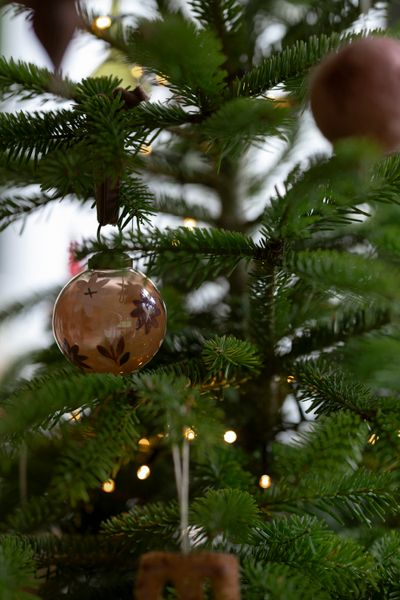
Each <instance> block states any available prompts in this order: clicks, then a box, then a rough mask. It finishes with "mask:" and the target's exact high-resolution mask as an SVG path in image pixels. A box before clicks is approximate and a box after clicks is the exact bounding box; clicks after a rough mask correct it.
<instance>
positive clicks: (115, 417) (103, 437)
mask: <svg viewBox="0 0 400 600" xmlns="http://www.w3.org/2000/svg"><path fill="white" fill-rule="evenodd" d="M136 425H137V417H136V415H135V410H134V408H133V407H132V406H131V405H130V404H128V403H127V402H126V401H125V400H121V399H115V398H113V400H112V402H108V403H107V402H104V403H103V404H102V405H101V406H100V407H99V409H98V410H97V411H96V414H95V415H93V417H91V418H90V419H89V422H86V420H85V421H84V422H82V423H81V424H78V425H77V426H76V427H75V429H76V430H77V431H76V433H77V436H74V439H71V441H70V442H69V443H67V447H66V448H65V450H64V451H63V452H62V454H61V458H60V460H59V461H58V463H57V466H56V471H55V475H54V478H53V480H52V481H51V484H50V487H51V489H52V490H53V492H54V494H55V495H57V496H59V497H60V499H65V500H67V501H68V502H69V503H71V504H72V505H74V504H76V503H77V502H78V501H79V500H83V501H85V502H88V501H89V493H88V492H89V491H90V490H91V489H92V488H98V487H99V486H100V484H101V483H102V482H103V481H106V480H107V479H109V478H110V476H111V475H113V474H114V473H115V469H116V467H117V465H121V464H123V463H124V462H127V461H128V460H129V459H130V458H131V457H132V455H133V453H134V452H135V450H136V447H137V440H138V439H139V434H138V431H137V428H136ZM78 434H79V437H78Z"/></svg>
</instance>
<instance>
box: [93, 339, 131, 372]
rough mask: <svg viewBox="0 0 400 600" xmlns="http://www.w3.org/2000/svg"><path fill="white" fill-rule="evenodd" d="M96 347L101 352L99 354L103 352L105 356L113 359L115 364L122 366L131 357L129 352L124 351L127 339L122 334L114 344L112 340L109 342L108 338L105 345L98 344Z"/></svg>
mask: <svg viewBox="0 0 400 600" xmlns="http://www.w3.org/2000/svg"><path fill="white" fill-rule="evenodd" d="M106 344H107V346H106ZM96 348H97V351H98V352H99V354H101V355H102V356H104V357H105V358H108V359H110V360H112V361H113V362H114V363H115V364H117V365H119V366H122V365H124V364H125V363H126V362H128V360H129V357H130V353H129V352H124V350H125V340H124V337H123V336H122V335H121V337H120V338H119V340H118V342H116V343H114V344H113V343H112V342H109V341H108V340H107V341H106V342H105V343H104V345H103V344H99V345H98V346H96Z"/></svg>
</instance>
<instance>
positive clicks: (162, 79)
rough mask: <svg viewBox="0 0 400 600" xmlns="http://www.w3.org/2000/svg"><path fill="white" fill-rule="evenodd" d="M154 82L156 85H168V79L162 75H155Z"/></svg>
mask: <svg viewBox="0 0 400 600" xmlns="http://www.w3.org/2000/svg"><path fill="white" fill-rule="evenodd" d="M156 82H157V83H158V85H168V83H169V81H168V79H167V78H166V77H163V76H162V75H156Z"/></svg>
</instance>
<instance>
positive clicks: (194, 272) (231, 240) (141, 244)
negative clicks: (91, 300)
mask: <svg viewBox="0 0 400 600" xmlns="http://www.w3.org/2000/svg"><path fill="white" fill-rule="evenodd" d="M113 245H114V246H115V247H117V248H121V249H122V248H123V249H124V250H125V251H126V252H140V254H141V256H146V257H147V258H148V267H149V270H151V272H152V273H153V274H156V275H160V274H162V273H168V271H169V270H170V269H172V268H175V267H176V265H177V264H179V267H180V270H182V269H185V270H186V271H187V277H188V284H189V285H193V284H194V282H196V283H200V282H202V281H204V280H205V279H207V278H208V277H209V276H212V277H213V278H215V277H217V276H218V274H219V273H222V272H224V273H225V274H226V273H227V271H228V272H231V271H232V270H233V269H235V267H236V266H237V264H238V263H239V262H240V261H241V260H242V259H243V260H246V261H250V260H251V259H252V258H262V257H265V258H268V256H269V251H268V248H263V247H262V246H257V245H256V244H255V243H254V242H253V240H252V239H251V238H250V237H248V236H246V235H244V234H242V233H239V232H234V231H226V230H220V229H201V228H195V229H194V230H189V229H188V228H186V227H180V228H178V229H166V230H164V231H161V230H159V229H153V230H152V231H151V232H147V233H146V234H142V233H140V232H135V233H129V234H126V235H125V236H124V238H120V237H118V236H116V237H114V240H113ZM98 249H100V246H99V245H98V243H97V242H91V243H86V244H85V245H84V246H83V247H81V248H80V250H79V251H78V253H77V256H78V257H79V258H82V257H83V256H86V255H87V254H89V253H91V252H95V251H97V250H98Z"/></svg>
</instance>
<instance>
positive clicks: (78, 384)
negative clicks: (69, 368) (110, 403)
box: [0, 373, 129, 436]
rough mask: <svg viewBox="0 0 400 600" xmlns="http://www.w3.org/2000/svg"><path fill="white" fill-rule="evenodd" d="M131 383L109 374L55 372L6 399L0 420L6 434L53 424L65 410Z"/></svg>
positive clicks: (75, 407)
mask: <svg viewBox="0 0 400 600" xmlns="http://www.w3.org/2000/svg"><path fill="white" fill-rule="evenodd" d="M128 386H129V383H128V382H127V380H124V379H122V378H121V377H116V376H114V375H109V374H97V373H92V374H84V375H75V376H72V377H71V375H70V374H68V378H66V379H60V378H59V377H56V375H55V374H54V373H52V374H51V375H50V376H49V377H47V378H45V379H44V380H43V379H42V380H40V383H39V385H38V386H34V387H33V385H32V383H30V388H31V389H29V387H28V386H25V387H23V388H22V389H20V390H18V391H16V392H15V393H14V394H13V395H12V396H11V397H10V398H9V399H8V400H6V401H5V402H4V403H3V407H4V409H5V415H4V416H3V418H2V420H1V423H0V433H1V434H2V435H3V436H4V435H7V436H10V435H16V434H22V433H23V432H26V430H27V429H28V428H32V427H33V428H38V427H41V426H42V427H43V426H47V427H50V426H52V425H54V423H56V422H57V421H58V419H59V418H60V416H61V415H62V414H63V413H65V412H71V411H72V410H76V409H77V408H80V407H82V406H88V405H89V406H91V405H93V404H94V403H97V402H99V401H100V400H102V399H104V398H106V397H107V396H109V395H110V394H118V392H119V391H123V390H126V389H127V387H128Z"/></svg>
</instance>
